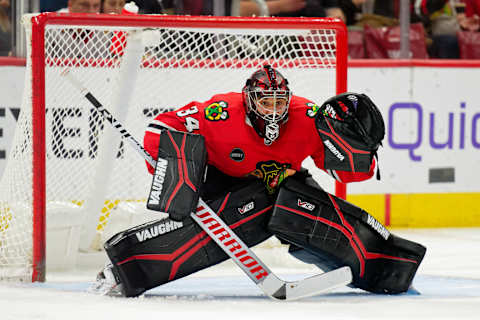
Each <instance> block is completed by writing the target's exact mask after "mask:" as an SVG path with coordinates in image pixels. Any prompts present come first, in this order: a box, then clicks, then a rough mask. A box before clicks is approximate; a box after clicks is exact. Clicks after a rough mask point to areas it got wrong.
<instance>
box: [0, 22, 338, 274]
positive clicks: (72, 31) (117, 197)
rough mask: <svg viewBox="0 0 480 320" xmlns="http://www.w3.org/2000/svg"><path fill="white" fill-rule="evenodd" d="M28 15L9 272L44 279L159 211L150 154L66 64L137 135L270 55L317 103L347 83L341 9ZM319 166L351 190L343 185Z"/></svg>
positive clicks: (1, 244)
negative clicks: (81, 87)
mask: <svg viewBox="0 0 480 320" xmlns="http://www.w3.org/2000/svg"><path fill="white" fill-rule="evenodd" d="M23 23H24V26H25V30H26V34H27V67H26V77H25V89H24V95H23V100H22V107H21V113H20V116H19V119H18V124H17V128H16V132H15V137H14V139H13V144H12V148H11V152H10V154H9V157H8V163H7V166H6V168H5V171H4V174H3V176H2V179H1V181H0V279H1V280H3V279H20V280H23V281H45V274H46V269H47V267H48V268H52V269H53V268H54V267H53V265H55V267H59V268H62V267H72V266H74V265H75V263H76V259H77V258H76V255H77V253H78V251H82V252H92V251H99V250H101V244H102V243H103V241H105V240H106V239H107V238H108V236H111V235H112V234H113V233H115V232H116V231H120V230H121V229H124V228H126V227H129V226H132V225H135V224H139V223H140V222H143V221H145V220H148V219H149V218H151V215H149V213H148V212H147V210H146V208H145V202H146V197H147V195H148V191H149V190H148V189H149V186H150V183H151V178H150V176H149V174H148V173H147V170H146V168H145V163H144V161H143V160H142V159H141V158H140V157H138V155H137V154H136V153H135V150H131V149H130V148H129V147H128V145H124V144H123V142H122V141H121V140H120V139H119V137H118V136H117V135H115V134H114V133H112V131H111V128H110V127H109V124H108V123H105V122H104V120H103V118H102V116H101V115H100V114H98V113H97V111H96V110H95V109H94V108H93V107H92V106H91V105H89V103H88V101H85V99H84V98H83V97H82V95H81V94H80V93H79V92H78V91H77V90H76V89H75V88H74V87H72V85H71V84H69V83H68V82H67V81H65V79H64V78H62V76H61V73H62V71H63V70H64V69H66V68H68V69H69V72H71V73H73V74H74V75H75V77H77V78H78V79H79V80H81V81H82V83H84V84H85V85H87V86H88V89H89V90H90V91H91V92H92V93H93V94H94V95H95V96H96V97H98V99H99V100H100V101H101V102H102V104H103V105H104V106H105V107H106V108H107V109H108V110H109V111H110V112H112V113H113V114H114V116H115V117H116V118H117V119H121V121H122V123H123V125H124V126H125V127H126V128H127V129H128V130H129V132H130V133H131V134H132V135H133V136H135V137H136V139H138V140H141V139H142V138H143V135H144V131H145V129H146V127H147V124H148V123H149V121H150V120H152V119H153V117H154V116H155V115H156V114H158V113H159V112H164V111H167V110H174V109H176V108H179V107H181V106H183V105H184V104H186V103H188V102H190V101H193V100H196V101H204V100H207V99H208V98H210V96H212V95H214V94H216V93H222V92H230V91H236V92H239V91H241V89H242V87H243V85H244V83H245V81H246V79H247V78H248V77H249V76H250V75H251V73H252V72H253V71H254V70H256V69H258V68H259V67H260V66H262V65H263V64H266V63H268V64H271V65H272V66H273V67H275V68H278V69H279V70H280V71H281V72H282V74H284V76H285V77H286V78H287V79H288V80H289V82H290V87H291V89H292V91H293V93H294V94H296V95H300V96H304V97H306V98H309V99H310V100H312V101H315V102H316V103H318V104H321V103H322V102H323V101H324V100H326V99H327V98H329V97H331V96H332V95H335V94H337V93H341V92H345V91H346V89H347V30H346V27H345V25H344V24H343V23H342V22H340V21H339V20H337V19H328V18H267V17H255V18H253V17H252V18H243V17H211V16H208V17H207V16H202V17H194V16H164V15H128V16H122V15H103V14H61V13H42V14H34V15H26V16H24V18H23ZM305 143H308V137H305ZM306 166H307V167H308V166H309V164H306ZM313 170H314V169H313V168H312V172H313V173H314V176H315V177H316V178H318V179H320V180H321V181H322V185H324V186H325V187H326V189H327V190H328V191H330V192H335V193H336V194H337V195H339V196H341V197H345V186H344V185H341V184H336V185H335V184H334V183H333V179H332V180H328V178H326V177H324V176H322V175H321V173H318V172H316V171H313ZM56 260H58V261H56Z"/></svg>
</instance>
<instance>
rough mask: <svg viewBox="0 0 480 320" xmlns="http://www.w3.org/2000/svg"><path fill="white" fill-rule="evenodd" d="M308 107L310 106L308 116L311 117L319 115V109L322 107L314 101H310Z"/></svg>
mask: <svg viewBox="0 0 480 320" xmlns="http://www.w3.org/2000/svg"><path fill="white" fill-rule="evenodd" d="M307 107H308V110H307V116H309V117H310V118H313V117H315V116H316V115H317V112H318V110H319V109H320V107H319V106H318V105H317V104H316V103H313V102H308V103H307Z"/></svg>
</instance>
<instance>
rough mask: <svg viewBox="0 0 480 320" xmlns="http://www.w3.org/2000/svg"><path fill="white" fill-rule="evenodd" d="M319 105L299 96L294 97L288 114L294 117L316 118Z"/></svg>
mask: <svg viewBox="0 0 480 320" xmlns="http://www.w3.org/2000/svg"><path fill="white" fill-rule="evenodd" d="M319 107H320V106H319V105H317V104H316V103H315V102H313V101H311V100H308V99H306V98H303V97H299V96H292V100H291V101H290V107H289V111H288V113H289V114H290V115H291V116H292V115H294V114H295V115H299V116H302V115H303V116H306V117H308V118H314V117H315V115H316V114H317V112H318V109H319Z"/></svg>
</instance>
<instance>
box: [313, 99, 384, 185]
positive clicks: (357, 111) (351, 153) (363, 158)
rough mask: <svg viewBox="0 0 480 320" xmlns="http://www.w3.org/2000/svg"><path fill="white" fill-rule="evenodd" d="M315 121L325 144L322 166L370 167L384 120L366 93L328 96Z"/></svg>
mask: <svg viewBox="0 0 480 320" xmlns="http://www.w3.org/2000/svg"><path fill="white" fill-rule="evenodd" d="M315 124H316V127H317V130H318V133H319V135H320V137H321V138H322V141H323V144H324V146H325V152H324V154H325V159H324V166H325V169H332V170H344V171H351V172H368V171H369V170H370V166H371V163H372V158H373V157H374V156H375V157H378V156H377V150H378V148H379V146H380V145H381V144H382V140H383V138H384V137H385V123H384V121H383V117H382V114H381V113H380V110H378V108H377V106H376V105H375V104H374V103H373V102H372V100H370V98H369V97H368V96H366V95H365V94H359V93H352V92H346V93H342V94H339V95H336V96H334V97H332V98H330V99H328V100H327V101H325V102H324V103H323V105H322V106H321V107H320V110H319V112H318V113H317V116H316V120H315ZM377 178H379V176H378V171H377Z"/></svg>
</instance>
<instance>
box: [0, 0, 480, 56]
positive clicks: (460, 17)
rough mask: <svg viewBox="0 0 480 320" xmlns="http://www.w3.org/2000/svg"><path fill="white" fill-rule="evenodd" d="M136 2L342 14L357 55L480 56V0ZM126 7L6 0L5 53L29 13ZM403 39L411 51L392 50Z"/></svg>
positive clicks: (182, 11)
mask: <svg viewBox="0 0 480 320" xmlns="http://www.w3.org/2000/svg"><path fill="white" fill-rule="evenodd" d="M127 2H130V0H128V1H127ZM133 2H134V3H135V4H136V6H137V7H138V9H139V11H138V13H139V14H170V15H171V14H175V15H215V16H259V15H262V16H272V17H333V18H339V19H341V20H343V21H344V22H345V24H346V25H347V27H348V31H349V57H350V58H354V59H388V58H407V59H408V58H417V59H480V32H479V31H480V18H479V16H480V0H133ZM125 5H126V1H125V0H17V1H12V0H0V55H1V56H21V54H22V53H21V52H19V50H18V47H19V45H17V43H20V41H22V40H23V39H24V38H22V36H21V33H23V30H21V25H20V24H19V21H20V16H21V15H22V14H23V13H25V12H47V11H50V12H73V13H105V14H122V9H124V7H125ZM123 13H125V10H123ZM402 37H404V38H405V37H406V38H407V40H404V43H405V42H406V43H407V45H406V47H407V52H406V53H405V50H403V54H402V53H401V52H402V50H400V51H399V50H390V49H391V48H392V47H394V46H397V47H398V45H399V42H400V40H401V38H402ZM399 52H400V53H399Z"/></svg>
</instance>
